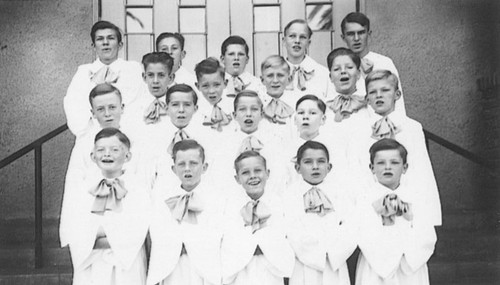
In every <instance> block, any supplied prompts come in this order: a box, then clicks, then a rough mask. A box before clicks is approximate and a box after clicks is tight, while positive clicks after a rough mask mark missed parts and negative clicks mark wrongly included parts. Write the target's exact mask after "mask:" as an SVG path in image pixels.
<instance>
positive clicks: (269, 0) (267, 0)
mask: <svg viewBox="0 0 500 285" xmlns="http://www.w3.org/2000/svg"><path fill="white" fill-rule="evenodd" d="M279 2H280V0H253V4H277V3H279Z"/></svg>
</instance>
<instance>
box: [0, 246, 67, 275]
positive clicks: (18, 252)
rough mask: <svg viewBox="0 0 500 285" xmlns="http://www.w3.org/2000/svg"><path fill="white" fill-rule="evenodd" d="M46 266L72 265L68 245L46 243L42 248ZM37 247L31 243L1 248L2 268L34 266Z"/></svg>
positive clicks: (0, 259) (0, 261)
mask: <svg viewBox="0 0 500 285" xmlns="http://www.w3.org/2000/svg"><path fill="white" fill-rule="evenodd" d="M42 263H43V266H44V267H53V266H71V258H70V254H69V249H68V248H67V247H65V248H60V247H55V246H54V245H44V247H43V249H42ZM34 267H35V249H34V246H32V245H31V244H26V245H25V246H23V245H18V246H15V247H10V248H0V268H3V269H7V268H11V269H16V268H25V269H29V268H34Z"/></svg>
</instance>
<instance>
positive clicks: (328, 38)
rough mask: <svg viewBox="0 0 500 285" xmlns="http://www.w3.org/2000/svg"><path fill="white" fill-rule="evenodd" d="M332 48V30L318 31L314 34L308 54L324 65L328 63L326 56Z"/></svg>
mask: <svg viewBox="0 0 500 285" xmlns="http://www.w3.org/2000/svg"><path fill="white" fill-rule="evenodd" d="M331 50H332V32H330V31H318V32H315V33H314V34H313V35H312V38H311V45H310V46H309V51H308V54H309V56H310V57H312V58H313V59H314V60H315V61H317V62H318V63H319V64H321V65H323V66H328V65H327V64H326V57H327V56H328V54H329V53H330V51H331Z"/></svg>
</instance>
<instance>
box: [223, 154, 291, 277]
mask: <svg viewBox="0 0 500 285" xmlns="http://www.w3.org/2000/svg"><path fill="white" fill-rule="evenodd" d="M234 168H235V170H236V175H235V177H234V178H235V179H236V182H237V183H238V184H240V185H241V186H242V187H243V189H244V190H245V192H246V193H243V191H237V192H232V193H231V195H230V196H229V198H228V202H227V207H226V210H225V211H224V216H225V218H226V224H225V227H224V237H223V241H222V247H221V260H222V272H223V284H235V285H236V284H269V285H272V284H276V285H282V284H283V278H284V277H290V275H291V273H292V270H293V265H294V262H295V261H294V253H293V250H292V248H291V247H290V245H289V244H288V242H287V240H286V238H285V227H284V224H283V223H284V220H283V209H282V206H281V201H280V200H279V199H278V198H277V197H275V196H274V195H273V194H272V193H269V192H268V190H266V182H267V179H268V178H269V170H268V169H267V167H266V159H265V158H264V157H263V156H261V155H260V154H259V153H258V152H256V151H252V150H249V151H245V152H242V153H241V154H240V155H239V156H238V157H237V158H236V160H235V161H234Z"/></svg>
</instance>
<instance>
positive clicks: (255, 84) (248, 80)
mask: <svg viewBox="0 0 500 285" xmlns="http://www.w3.org/2000/svg"><path fill="white" fill-rule="evenodd" d="M238 77H239V78H240V79H241V81H243V85H244V86H245V89H244V90H252V91H255V92H257V94H259V97H260V99H261V100H262V101H264V97H265V96H268V95H267V94H266V88H265V87H264V85H263V84H262V81H261V80H260V78H258V77H255V76H254V75H253V74H251V73H250V72H248V71H243V73H242V74H240V75H238ZM225 79H226V80H227V86H226V88H225V89H224V92H223V93H222V98H223V100H224V99H229V102H231V103H232V102H233V101H234V97H228V96H227V94H228V92H230V93H232V91H233V90H234V83H233V76H232V75H231V74H229V73H227V72H226V74H225ZM226 101H227V100H226Z"/></svg>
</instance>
